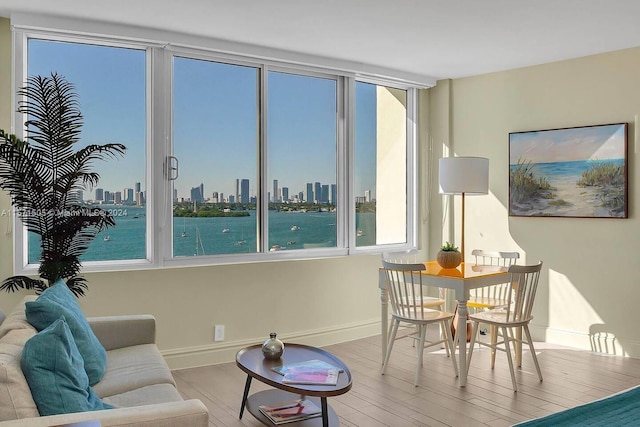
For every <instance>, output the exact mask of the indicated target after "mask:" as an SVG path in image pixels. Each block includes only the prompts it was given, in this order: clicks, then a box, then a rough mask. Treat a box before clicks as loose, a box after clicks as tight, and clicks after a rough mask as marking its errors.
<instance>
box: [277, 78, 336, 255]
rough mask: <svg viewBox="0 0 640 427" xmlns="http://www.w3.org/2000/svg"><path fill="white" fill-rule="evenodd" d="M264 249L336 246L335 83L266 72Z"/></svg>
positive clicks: (334, 81)
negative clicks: (266, 241)
mask: <svg viewBox="0 0 640 427" xmlns="http://www.w3.org/2000/svg"><path fill="white" fill-rule="evenodd" d="M268 84H269V91H268V100H269V102H268V110H267V111H268V121H267V129H268V139H267V141H268V147H269V150H268V152H269V155H268V164H269V174H268V177H269V179H268V182H269V184H272V187H271V188H270V191H269V216H268V218H269V221H268V222H269V250H270V251H276V250H293V249H305V248H312V247H336V245H337V240H336V239H337V231H336V230H337V229H336V209H337V203H336V197H337V192H338V189H337V171H336V153H337V137H338V135H337V121H338V117H337V116H338V113H337V109H336V102H337V81H336V80H334V79H328V78H318V77H308V76H301V75H295V74H285V73H279V72H270V73H269V80H268Z"/></svg>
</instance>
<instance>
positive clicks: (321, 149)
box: [15, 31, 416, 272]
mask: <svg viewBox="0 0 640 427" xmlns="http://www.w3.org/2000/svg"><path fill="white" fill-rule="evenodd" d="M16 40H17V42H16V48H17V49H18V50H21V51H22V52H24V53H25V55H18V60H17V61H16V70H17V71H20V73H22V70H26V74H20V73H18V75H19V76H20V77H19V78H18V77H16V80H15V84H16V89H17V87H18V86H19V85H20V82H21V81H25V80H26V77H27V75H35V74H41V75H47V74H50V73H51V72H57V73H59V74H62V75H63V76H65V77H66V78H67V80H69V81H70V82H71V83H73V84H74V85H75V86H76V88H77V92H78V94H79V98H80V109H81V111H82V113H83V115H84V117H85V126H84V130H83V133H82V143H83V144H91V143H99V144H102V143H107V142H119V143H123V144H124V145H125V146H126V147H127V153H126V155H125V157H124V158H123V159H110V160H108V161H107V162H105V163H98V164H95V167H96V170H97V171H98V172H99V173H100V177H101V178H100V184H99V186H98V188H87V189H86V190H85V192H84V194H83V200H84V202H85V203H87V204H101V205H103V206H102V207H103V208H107V209H110V210H111V212H112V213H113V214H114V216H115V217H116V223H117V225H116V227H113V228H111V229H109V230H108V231H107V232H105V233H103V235H102V236H99V238H98V239H96V240H95V241H94V242H93V244H92V246H91V247H90V248H89V250H88V251H87V253H86V255H85V256H84V257H83V261H92V262H88V263H85V269H100V268H102V267H101V266H102V262H105V261H106V262H107V264H108V268H114V264H116V265H118V266H121V267H122V268H138V267H139V266H141V265H144V266H145V267H149V266H152V267H153V266H155V267H162V266H166V265H189V264H194V263H198V264H202V263H217V262H246V261H256V260H269V259H294V258H295V259H298V258H305V257H317V256H336V255H348V254H350V253H358V252H380V251H388V250H399V249H406V248H410V247H415V244H416V242H415V236H414V234H415V232H414V230H415V226H414V225H413V222H414V221H415V214H414V210H415V202H414V200H415V188H414V181H415V179H414V176H415V167H414V162H415V156H414V151H415V141H414V133H415V132H414V130H413V126H414V122H415V121H414V115H415V109H414V108H413V104H414V103H415V89H413V88H411V86H410V85H401V84H397V83H393V84H391V83H385V82H384V81H382V82H381V81H380V79H376V80H375V81H374V80H366V79H362V80H359V79H357V78H355V77H354V76H353V75H351V74H350V73H348V72H343V71H339V70H335V71H332V72H329V71H328V70H327V68H326V67H325V68H322V69H314V68H313V67H309V66H305V67H296V66H295V65H293V64H284V63H279V62H278V63H276V62H273V63H271V62H269V61H264V60H259V59H257V58H252V57H248V56H237V55H236V56H232V55H229V54H226V53H225V54H222V53H217V52H214V51H212V50H199V49H195V48H193V47H189V48H179V47H175V46H169V45H166V44H161V43H158V44H149V43H147V42H140V41H134V40H129V41H123V39H122V38H117V39H116V38H113V39H105V38H101V39H97V38H91V37H88V36H87V37H84V38H80V37H79V36H77V35H74V36H73V38H71V36H64V35H62V36H61V35H60V34H56V35H55V36H51V35H44V34H31V33H29V34H27V33H23V32H19V31H18V37H16ZM20 40H22V41H20ZM21 61H24V63H23V62H21ZM18 120H20V117H18V116H16V123H17V125H18V127H19V123H18ZM16 236H17V237H16V238H17V239H19V241H22V240H21V239H22V238H21V237H20V233H16ZM22 242H23V243H22V246H23V247H26V248H28V250H25V251H19V252H22V253H17V254H16V258H17V259H16V270H18V271H21V272H33V271H34V269H35V268H36V265H35V264H36V263H37V260H38V256H39V254H38V250H39V247H38V242H37V240H35V238H34V237H33V236H27V237H26V238H25V240H24V241H22ZM18 243H19V242H18ZM18 247H20V243H19V244H18ZM93 261H95V262H93ZM105 265H106V264H105Z"/></svg>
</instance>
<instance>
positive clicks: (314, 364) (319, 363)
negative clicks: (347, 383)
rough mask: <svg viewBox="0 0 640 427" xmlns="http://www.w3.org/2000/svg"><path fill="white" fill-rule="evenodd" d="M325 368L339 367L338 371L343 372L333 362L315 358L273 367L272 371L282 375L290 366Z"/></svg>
mask: <svg viewBox="0 0 640 427" xmlns="http://www.w3.org/2000/svg"><path fill="white" fill-rule="evenodd" d="M300 367H305V368H325V369H337V370H338V372H342V369H340V368H338V367H337V366H334V365H332V364H331V363H328V362H325V361H322V360H318V359H313V360H305V361H304V362H297V363H290V364H288V365H279V366H274V367H272V368H271V370H272V371H275V372H277V373H279V374H280V375H284V374H285V373H286V372H287V370H288V369H290V368H300Z"/></svg>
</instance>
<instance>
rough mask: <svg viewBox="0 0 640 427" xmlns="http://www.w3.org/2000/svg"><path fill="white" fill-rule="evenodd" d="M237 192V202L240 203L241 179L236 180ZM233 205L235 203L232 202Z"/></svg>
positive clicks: (235, 194)
mask: <svg viewBox="0 0 640 427" xmlns="http://www.w3.org/2000/svg"><path fill="white" fill-rule="evenodd" d="M235 190H236V191H235V193H233V194H234V196H235V200H237V201H238V202H239V201H240V178H236V188H235ZM231 203H233V202H231Z"/></svg>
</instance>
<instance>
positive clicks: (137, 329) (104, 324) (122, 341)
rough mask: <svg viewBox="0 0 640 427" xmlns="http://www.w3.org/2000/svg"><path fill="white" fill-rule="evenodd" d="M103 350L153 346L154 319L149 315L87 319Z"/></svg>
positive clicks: (154, 334) (154, 333)
mask: <svg viewBox="0 0 640 427" xmlns="http://www.w3.org/2000/svg"><path fill="white" fill-rule="evenodd" d="M87 321H88V322H89V325H90V326H91V329H92V330H93V333H94V334H96V337H97V338H98V340H99V341H100V343H101V344H102V345H103V347H104V348H105V350H114V349H116V348H122V347H130V346H132V345H140V344H155V342H156V319H155V317H153V316H152V315H150V314H136V315H126V316H106V317H89V318H87Z"/></svg>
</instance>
